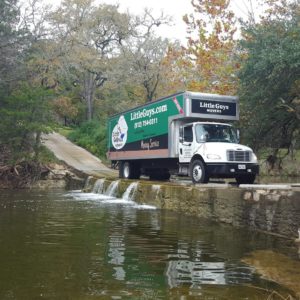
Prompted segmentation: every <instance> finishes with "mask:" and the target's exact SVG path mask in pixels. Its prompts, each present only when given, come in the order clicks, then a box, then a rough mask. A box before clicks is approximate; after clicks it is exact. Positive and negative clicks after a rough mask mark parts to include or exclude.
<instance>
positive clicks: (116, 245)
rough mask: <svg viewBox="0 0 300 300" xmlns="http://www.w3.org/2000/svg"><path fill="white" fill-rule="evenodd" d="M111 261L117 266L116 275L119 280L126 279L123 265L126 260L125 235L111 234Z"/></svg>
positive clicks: (109, 254) (115, 268)
mask: <svg viewBox="0 0 300 300" xmlns="http://www.w3.org/2000/svg"><path fill="white" fill-rule="evenodd" d="M108 245H109V253H108V256H109V258H110V259H109V261H108V262H109V263H110V264H112V265H114V266H116V267H114V270H115V271H116V272H115V274H114V277H115V278H116V279H117V280H125V274H126V273H125V271H124V269H123V267H122V265H123V263H124V261H125V244H124V236H123V235H117V234H116V235H114V234H113V235H111V236H110V238H109V243H108Z"/></svg>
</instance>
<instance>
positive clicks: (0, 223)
mask: <svg viewBox="0 0 300 300" xmlns="http://www.w3.org/2000/svg"><path fill="white" fill-rule="evenodd" d="M149 208H151V209H149ZM282 245H284V247H287V246H286V242H285V241H284V243H283V242H282V240H281V239H279V238H275V237H270V236H265V235H264V234H261V233H254V232H249V231H245V230H237V229H233V228H232V227H230V226H223V225H217V224H214V223H210V222H206V221H200V220H198V219H196V218H192V217H185V216H182V215H179V214H175V213H172V212H168V211H163V210H157V209H156V210H155V209H153V207H147V206H140V205H137V204H134V203H133V202H132V201H128V200H124V199H116V198H112V197H109V196H105V195H101V194H93V193H90V194H83V193H80V192H78V191H77V192H69V193H65V192H64V191H56V192H55V191H51V192H40V191H20V192H18V191H14V192H9V191H4V192H3V193H1V194H0V265H1V269H0V299H1V300H2V299H4V300H6V299H22V300H23V299H25V300H27V299H30V300H31V299H39V298H45V299H51V300H52V299H72V300H73V299H74V300H77V299H78V300H81V299H267V297H268V295H269V294H270V290H276V291H278V292H279V293H281V294H282V295H288V294H291V293H292V292H290V291H289V290H287V289H286V288H285V287H283V286H280V285H278V284H276V283H274V282H272V281H268V280H266V279H264V278H261V277H260V276H259V275H258V274H257V273H255V271H254V268H252V267H249V266H248V265H247V264H246V263H245V262H243V261H241V258H242V257H244V256H245V255H246V254H247V253H249V252H251V251H253V250H254V249H268V248H276V249H281V250H282V251H284V252H289V253H292V252H293V251H295V254H297V253H296V249H294V248H293V247H292V246H288V248H284V247H282ZM291 261H293V260H291ZM285 276H287V277H288V275H285ZM268 290H269V291H268Z"/></svg>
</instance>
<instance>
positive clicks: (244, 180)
mask: <svg viewBox="0 0 300 300" xmlns="http://www.w3.org/2000/svg"><path fill="white" fill-rule="evenodd" d="M235 180H236V182H237V183H238V184H253V183H254V181H255V175H254V174H247V175H240V176H237V177H236V178H235Z"/></svg>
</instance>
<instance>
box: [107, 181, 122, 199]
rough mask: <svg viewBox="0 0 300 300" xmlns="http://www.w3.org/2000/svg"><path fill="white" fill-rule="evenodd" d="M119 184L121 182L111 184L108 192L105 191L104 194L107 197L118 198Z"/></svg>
mask: <svg viewBox="0 0 300 300" xmlns="http://www.w3.org/2000/svg"><path fill="white" fill-rule="evenodd" d="M119 182H120V181H119V180H116V181H113V182H111V184H110V185H109V186H108V188H107V190H106V191H105V193H104V194H105V195H107V196H111V197H114V196H116V193H117V188H118V185H119Z"/></svg>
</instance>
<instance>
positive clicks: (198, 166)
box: [190, 159, 209, 183]
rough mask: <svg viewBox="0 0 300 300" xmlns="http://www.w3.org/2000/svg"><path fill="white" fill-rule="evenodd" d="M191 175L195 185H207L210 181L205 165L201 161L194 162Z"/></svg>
mask: <svg viewBox="0 0 300 300" xmlns="http://www.w3.org/2000/svg"><path fill="white" fill-rule="evenodd" d="M190 174H191V177H192V181H193V183H207V182H208V180H209V177H208V175H207V171H206V168H205V165H204V163H203V162H202V161H201V160H200V159H196V160H194V161H193V162H192V165H191V170H190Z"/></svg>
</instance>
